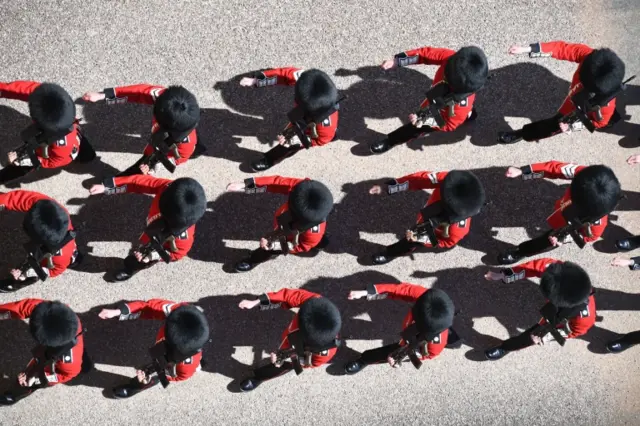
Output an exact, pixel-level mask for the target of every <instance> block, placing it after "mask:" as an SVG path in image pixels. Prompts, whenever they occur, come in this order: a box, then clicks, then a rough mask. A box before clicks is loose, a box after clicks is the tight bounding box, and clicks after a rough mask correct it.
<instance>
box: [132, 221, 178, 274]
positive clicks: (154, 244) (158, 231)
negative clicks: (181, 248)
mask: <svg viewBox="0 0 640 426" xmlns="http://www.w3.org/2000/svg"><path fill="white" fill-rule="evenodd" d="M165 228H166V223H165V222H164V221H163V220H154V221H153V222H151V224H150V225H149V226H147V228H146V229H145V231H144V232H145V234H147V236H148V237H149V242H148V243H147V244H145V245H143V246H142V247H140V249H139V252H140V253H141V254H142V255H143V256H144V257H150V256H151V254H152V253H153V252H154V251H155V252H157V253H158V254H159V255H160V258H161V259H162V260H163V261H164V262H165V263H170V262H171V253H169V252H168V251H167V250H166V249H165V248H164V243H165V242H167V241H168V242H169V244H171V251H177V250H178V248H177V247H176V242H175V237H174V235H173V234H172V233H171V232H169V231H167V230H166V229H165Z"/></svg>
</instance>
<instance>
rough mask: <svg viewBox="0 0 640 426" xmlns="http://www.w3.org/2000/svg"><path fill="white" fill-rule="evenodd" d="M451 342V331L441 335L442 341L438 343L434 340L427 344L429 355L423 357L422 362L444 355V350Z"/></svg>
mask: <svg viewBox="0 0 640 426" xmlns="http://www.w3.org/2000/svg"><path fill="white" fill-rule="evenodd" d="M448 341H449V330H445V331H443V332H442V333H440V340H439V341H438V343H436V342H434V341H433V340H431V341H429V342H428V343H427V353H426V354H425V355H423V356H422V360H423V361H425V360H427V359H434V358H435V357H437V356H438V355H440V354H441V353H442V351H443V350H444V348H445V347H446V346H447V342H448Z"/></svg>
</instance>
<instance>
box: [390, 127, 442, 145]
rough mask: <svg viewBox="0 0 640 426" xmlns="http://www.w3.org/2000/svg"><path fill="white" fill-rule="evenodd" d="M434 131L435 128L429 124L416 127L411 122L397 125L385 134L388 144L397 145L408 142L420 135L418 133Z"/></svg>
mask: <svg viewBox="0 0 640 426" xmlns="http://www.w3.org/2000/svg"><path fill="white" fill-rule="evenodd" d="M431 132H435V129H434V128H432V127H429V126H422V127H420V128H417V127H416V126H414V125H413V124H411V123H407V124H405V125H404V126H401V127H398V128H397V129H396V130H394V131H393V132H391V133H389V134H388V135H387V140H388V141H389V144H390V145H393V146H395V145H399V144H401V143H405V142H409V141H410V140H411V139H415V138H418V137H420V135H423V134H426V133H431Z"/></svg>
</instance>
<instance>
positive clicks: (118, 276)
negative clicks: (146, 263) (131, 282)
mask: <svg viewBox="0 0 640 426" xmlns="http://www.w3.org/2000/svg"><path fill="white" fill-rule="evenodd" d="M132 276H133V274H130V273H128V272H127V271H125V270H124V269H123V270H122V271H118V272H116V273H115V274H114V275H113V280H114V281H117V282H122V281H127V280H128V279H129V278H131V277H132Z"/></svg>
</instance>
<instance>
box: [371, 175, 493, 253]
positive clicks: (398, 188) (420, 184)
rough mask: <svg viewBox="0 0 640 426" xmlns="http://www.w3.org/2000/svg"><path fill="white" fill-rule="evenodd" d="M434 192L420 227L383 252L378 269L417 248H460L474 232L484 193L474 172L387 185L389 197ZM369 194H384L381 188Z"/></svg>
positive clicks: (408, 178) (420, 216)
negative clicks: (474, 221)
mask: <svg viewBox="0 0 640 426" xmlns="http://www.w3.org/2000/svg"><path fill="white" fill-rule="evenodd" d="M421 189H434V191H433V192H432V193H431V195H430V196H429V198H428V199H427V203H426V204H425V206H424V207H423V209H422V210H421V211H420V213H418V219H417V224H416V226H415V227H413V228H412V229H410V230H408V231H407V232H406V238H403V239H401V240H399V241H398V242H396V243H394V244H392V245H390V246H387V247H386V249H385V251H384V252H381V253H378V254H375V255H374V256H373V263H374V264H375V265H383V264H385V263H388V262H390V261H391V260H393V259H394V258H396V257H398V256H403V255H406V254H409V253H412V252H413V251H414V250H416V249H417V248H418V247H421V246H424V247H438V248H451V247H453V246H455V245H456V244H458V242H460V240H462V239H463V238H464V237H465V236H466V235H467V234H468V233H469V230H470V229H471V217H473V216H475V215H477V214H478V213H480V209H481V208H482V206H483V205H484V201H485V193H484V188H483V186H482V183H481V182H480V180H479V179H478V178H477V177H476V176H475V175H474V174H473V173H471V172H469V171H464V170H452V171H449V172H446V171H444V172H417V173H413V174H411V175H407V176H403V177H401V178H398V179H394V180H392V181H389V182H387V193H389V194H395V193H397V192H402V191H407V190H410V191H417V190H421ZM369 193H370V194H381V193H382V188H381V186H380V185H374V186H373V187H371V189H370V190H369Z"/></svg>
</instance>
